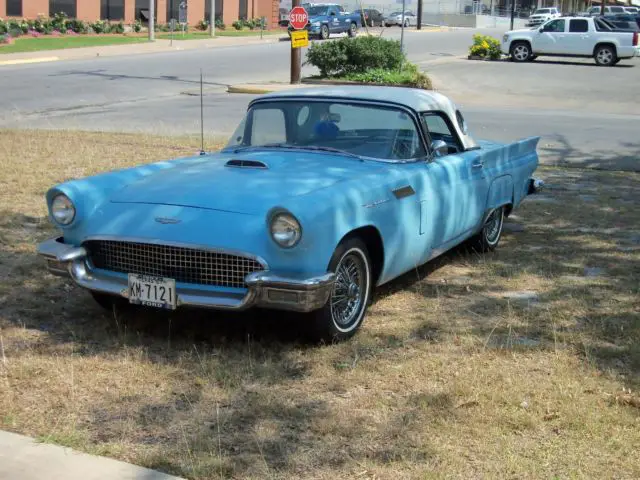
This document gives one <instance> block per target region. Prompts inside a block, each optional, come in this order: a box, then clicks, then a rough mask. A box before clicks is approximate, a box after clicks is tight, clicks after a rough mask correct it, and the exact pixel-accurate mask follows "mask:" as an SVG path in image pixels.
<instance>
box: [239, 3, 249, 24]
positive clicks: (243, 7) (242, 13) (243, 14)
mask: <svg viewBox="0 0 640 480" xmlns="http://www.w3.org/2000/svg"><path fill="white" fill-rule="evenodd" d="M248 10H249V2H248V1H247V0H238V18H239V19H240V20H248V19H247V15H248V13H249V12H248Z"/></svg>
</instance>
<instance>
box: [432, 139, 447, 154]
mask: <svg viewBox="0 0 640 480" xmlns="http://www.w3.org/2000/svg"><path fill="white" fill-rule="evenodd" d="M431 150H433V152H434V153H435V155H436V157H444V156H445V155H447V154H448V153H449V145H447V142H445V141H444V140H436V141H434V142H431Z"/></svg>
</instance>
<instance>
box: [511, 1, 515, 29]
mask: <svg viewBox="0 0 640 480" xmlns="http://www.w3.org/2000/svg"><path fill="white" fill-rule="evenodd" d="M515 15H516V0H511V30H513V17H515Z"/></svg>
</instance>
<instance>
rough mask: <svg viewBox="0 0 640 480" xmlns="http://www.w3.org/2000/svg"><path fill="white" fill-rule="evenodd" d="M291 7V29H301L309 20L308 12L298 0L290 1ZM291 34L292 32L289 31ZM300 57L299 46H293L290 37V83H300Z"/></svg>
mask: <svg viewBox="0 0 640 480" xmlns="http://www.w3.org/2000/svg"><path fill="white" fill-rule="evenodd" d="M291 6H292V7H293V8H292V9H291V11H290V12H289V25H290V26H291V28H292V29H293V30H302V29H304V28H305V27H306V26H307V23H308V22H309V14H308V13H307V11H306V10H305V9H304V7H301V6H300V0H293V1H292V2H291ZM291 33H292V34H293V33H294V32H291ZM301 64H302V58H301V53H300V49H299V48H293V38H292V39H291V83H292V84H295V83H300V69H301Z"/></svg>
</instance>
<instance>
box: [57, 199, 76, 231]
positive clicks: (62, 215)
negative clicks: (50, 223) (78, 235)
mask: <svg viewBox="0 0 640 480" xmlns="http://www.w3.org/2000/svg"><path fill="white" fill-rule="evenodd" d="M51 215H52V216H53V218H54V219H55V221H56V222H58V223H59V224H60V225H69V224H70V223H71V222H73V219H74V218H75V216H76V209H75V207H74V206H73V202H72V201H71V200H70V199H69V197H67V196H66V195H65V194H64V193H60V194H58V195H57V196H56V197H55V198H54V199H53V202H51Z"/></svg>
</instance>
